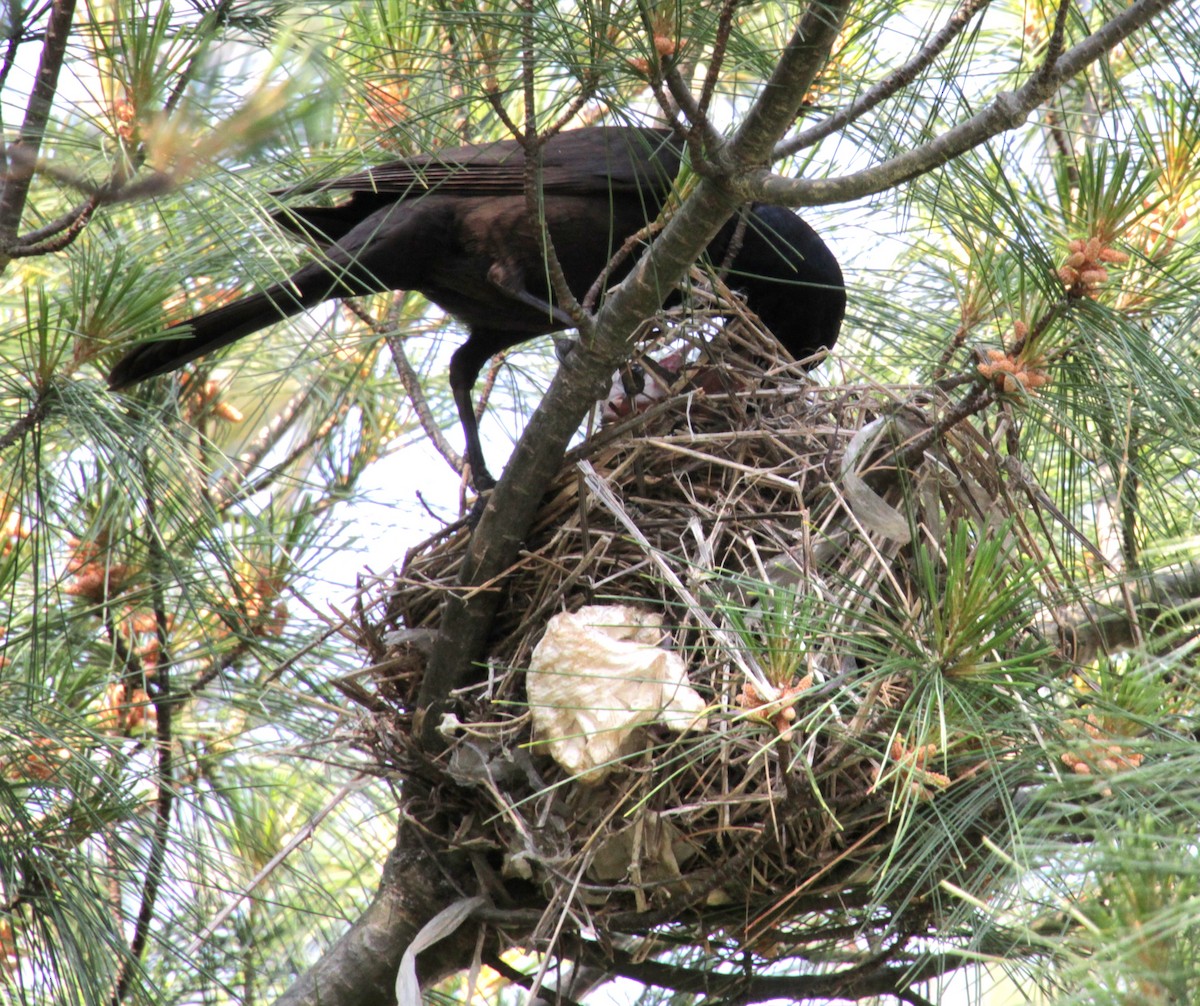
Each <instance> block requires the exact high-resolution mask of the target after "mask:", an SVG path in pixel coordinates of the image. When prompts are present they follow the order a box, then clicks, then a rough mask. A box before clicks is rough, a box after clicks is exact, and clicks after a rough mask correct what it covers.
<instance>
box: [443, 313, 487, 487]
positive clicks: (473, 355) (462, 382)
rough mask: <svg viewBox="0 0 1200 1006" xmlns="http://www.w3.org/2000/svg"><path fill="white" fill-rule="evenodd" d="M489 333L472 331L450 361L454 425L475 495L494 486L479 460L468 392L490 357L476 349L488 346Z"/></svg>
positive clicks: (476, 427) (476, 425) (480, 449)
mask: <svg viewBox="0 0 1200 1006" xmlns="http://www.w3.org/2000/svg"><path fill="white" fill-rule="evenodd" d="M488 336H489V333H486V332H480V331H478V330H472V332H471V337H470V338H469V339H467V341H466V342H464V343H463V344H462V345H461V346H459V347H458V349H456V350H455V351H454V355H453V356H452V357H450V391H451V393H452V394H453V395H454V405H455V407H456V408H457V409H458V421H459V424H460V425H461V426H462V431H463V437H464V439H465V440H466V456H467V464H469V465H470V466H471V485H472V486H474V487H475V491H476V492H477V493H483V492H487V490H489V489H492V488H494V487H495V485H496V480H495V479H494V478H492V475H491V473H490V472H489V471H488V469H487V462H486V461H485V460H484V457H483V445H482V444H481V443H480V442H479V423H478V422H477V421H476V419H475V403H474V401H472V399H471V389H472V388H473V387H475V380H476V378H478V377H479V371H480V369H481V368H482V367H483V364H484V361H485V360H487V359H488V357H489V356H490V355H491V353H490V352H487V350H484V349H481V348H480V347H483V346H488V347H490V346H491V345H492V342H491V340H489V337H488Z"/></svg>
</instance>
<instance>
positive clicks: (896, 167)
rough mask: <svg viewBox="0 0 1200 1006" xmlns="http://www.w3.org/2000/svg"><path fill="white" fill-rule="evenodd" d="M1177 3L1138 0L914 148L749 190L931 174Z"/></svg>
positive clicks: (832, 188)
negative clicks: (832, 173) (845, 171)
mask: <svg viewBox="0 0 1200 1006" xmlns="http://www.w3.org/2000/svg"><path fill="white" fill-rule="evenodd" d="M1174 2H1175V0H1135V2H1134V3H1133V4H1131V5H1130V6H1129V7H1127V8H1126V9H1125V10H1123V11H1122V12H1121V13H1120V14H1118V15H1117V16H1116V17H1114V18H1113V19H1112V20H1111V21H1109V22H1107V23H1106V24H1105V25H1103V26H1102V27H1101V28H1100V29H1099V30H1098V31H1096V32H1095V33H1094V34H1092V35H1089V36H1088V37H1087V38H1086V39H1085V40H1084V41H1082V42H1080V43H1079V44H1078V45H1076V46H1074V47H1072V48H1071V49H1070V50H1068V51H1067V52H1065V53H1064V54H1063V55H1061V56H1060V57H1059V58H1058V59H1056V60H1054V61H1053V63H1050V62H1047V63H1046V64H1044V65H1043V67H1042V68H1040V69H1039V70H1038V71H1037V72H1036V73H1034V74H1033V76H1032V77H1030V79H1029V81H1028V82H1027V83H1026V84H1025V85H1024V86H1022V87H1020V88H1018V89H1017V90H1015V91H1004V92H1002V93H1000V94H998V95H997V96H996V97H995V98H994V99H993V100H992V103H991V104H990V105H989V106H988V107H987V108H985V109H984V110H983V111H982V112H980V113H979V114H978V115H975V116H972V117H971V118H970V119H968V120H967V121H966V122H962V123H960V124H959V125H957V126H954V127H953V128H951V129H949V130H948V131H947V132H945V133H943V134H942V135H941V136H939V137H937V138H936V139H934V140H931V141H930V142H929V143H927V144H925V145H924V146H921V147H918V148H917V149H916V150H910V151H907V152H906V153H903V154H900V155H899V156H897V157H893V158H891V159H890V160H887V161H884V162H883V163H882V164H877V165H875V166H874V167H871V168H864V169H863V170H862V171H856V172H854V173H853V174H849V175H842V176H841V177H839V178H812V179H806V178H785V177H783V176H781V175H774V174H771V173H770V172H767V171H762V172H759V173H758V174H757V175H756V176H751V177H749V178H747V181H746V188H747V192H748V195H749V197H750V198H753V199H757V200H759V201H761V202H766V203H776V204H778V205H782V206H827V205H829V204H831V203H843V202H850V201H851V200H854V199H861V198H862V197H863V196H869V195H874V194H875V193H878V192H883V191H885V190H886V189H891V188H895V187H896V186H898V185H901V184H903V183H904V182H907V181H911V180H912V179H914V178H918V177H920V176H921V175H924V174H927V173H928V172H930V171H933V170H934V169H935V168H940V167H941V166H942V165H943V164H946V163H947V162H949V161H951V160H953V159H954V158H956V157H958V156H960V155H962V154H964V153H966V152H967V151H968V150H970V149H972V148H973V147H977V146H979V145H980V144H982V143H986V142H987V141H988V140H990V139H991V138H992V137H994V136H998V135H1000V134H1001V133H1003V132H1007V131H1008V130H1010V129H1015V128H1016V127H1017V126H1019V125H1021V124H1022V123H1024V122H1025V120H1026V119H1027V118H1028V117H1029V115H1030V113H1031V112H1033V110H1034V109H1035V108H1037V107H1038V106H1039V105H1041V104H1042V103H1043V102H1045V101H1046V100H1047V99H1049V98H1050V97H1051V96H1052V95H1053V94H1054V92H1055V91H1057V90H1058V88H1059V86H1060V85H1061V84H1062V82H1063V81H1064V80H1066V79H1068V78H1070V77H1073V76H1075V75H1076V74H1077V73H1079V72H1080V71H1081V70H1083V69H1085V68H1086V67H1087V66H1089V65H1090V64H1092V63H1094V62H1095V61H1096V60H1098V59H1100V58H1101V57H1102V56H1104V55H1105V54H1106V53H1107V52H1109V51H1110V50H1111V49H1112V48H1113V47H1114V46H1115V45H1117V44H1118V43H1120V42H1121V41H1123V40H1124V39H1126V38H1128V37H1129V36H1130V35H1132V34H1133V33H1134V32H1135V31H1137V30H1138V29H1139V28H1143V27H1145V26H1146V25H1147V24H1148V23H1149V22H1150V21H1151V20H1152V19H1153V18H1154V17H1155V16H1157V15H1158V14H1161V13H1162V12H1163V11H1165V10H1166V9H1167V8H1168V7H1170V6H1171V5H1172V4H1173V3H1174ZM739 135H740V133H739Z"/></svg>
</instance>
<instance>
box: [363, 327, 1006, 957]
mask: <svg viewBox="0 0 1200 1006" xmlns="http://www.w3.org/2000/svg"><path fill="white" fill-rule="evenodd" d="M738 331H739V332H740V333H741V334H740V335H739V336H737V341H736V342H724V343H721V342H718V343H717V345H718V346H719V347H720V348H719V349H714V348H713V347H712V346H710V347H706V348H705V350H704V351H703V353H701V354H700V355H699V356H698V358H697V359H695V360H694V361H693V362H691V363H689V365H688V366H687V367H685V368H684V371H683V373H682V375H681V376H680V377H679V378H678V380H677V381H676V382H675V385H674V387H672V388H671V390H670V393H669V394H667V395H666V396H665V397H663V398H662V399H661V400H660V401H657V402H655V403H654V404H652V405H651V406H650V408H649V409H647V410H646V411H644V412H642V413H641V414H638V415H635V416H632V417H629V418H626V419H623V420H620V421H618V422H616V423H614V424H611V425H609V426H607V427H605V428H603V429H601V430H600V431H599V432H597V433H595V434H594V435H593V436H591V437H589V438H588V439H587V440H586V441H585V442H584V443H583V444H582V446H580V447H578V448H577V449H575V450H574V451H572V452H571V454H570V456H569V457H568V459H567V463H566V464H565V465H564V466H563V468H562V471H561V473H560V475H559V477H558V478H557V480H556V481H555V482H554V483H553V484H552V485H551V486H550V487H549V489H548V492H547V493H546V496H545V500H544V503H543V506H542V509H541V512H540V514H539V517H538V519H537V523H536V525H535V527H534V528H533V529H532V530H531V531H530V533H529V535H528V538H527V548H526V549H525V551H524V552H523V554H522V556H521V558H520V560H519V561H518V562H517V563H516V564H515V565H514V566H513V567H512V568H511V569H510V570H509V572H508V574H507V576H506V577H505V578H504V581H503V584H502V589H503V591H504V601H503V603H502V605H501V608H500V611H499V613H498V615H497V618H496V621H495V624H494V631H493V638H492V642H491V645H490V648H489V654H490V664H489V669H488V672H487V674H486V675H481V678H482V680H479V681H478V682H477V683H475V684H474V685H472V686H471V687H470V688H468V689H465V690H464V691H463V693H462V694H461V695H460V698H461V700H462V701H461V706H460V710H459V712H458V714H457V722H456V723H455V724H452V725H451V727H450V728H448V730H447V736H448V738H449V739H450V741H451V744H450V749H449V751H448V753H446V754H445V755H443V756H440V757H438V758H436V759H431V758H428V757H427V756H425V755H424V754H422V753H420V752H418V751H417V750H416V746H415V745H414V744H413V743H411V742H410V740H409V735H410V730H411V719H410V713H411V708H412V702H413V694H414V690H413V688H414V686H413V681H414V679H415V677H416V676H417V675H419V669H420V667H421V666H422V664H423V658H422V656H421V648H420V641H421V635H422V633H423V632H426V631H428V630H433V629H436V627H437V620H438V614H439V610H440V605H441V602H442V600H443V598H444V597H445V596H446V594H447V592H450V591H454V590H456V589H458V587H457V579H458V572H459V568H460V563H461V561H462V558H463V555H464V552H465V549H466V547H467V542H468V538H469V535H468V532H467V531H466V530H465V529H462V528H459V529H454V530H451V531H450V532H447V533H446V534H443V535H440V536H437V537H435V538H432V539H430V540H429V541H428V542H426V543H424V544H423V545H422V546H420V547H418V548H416V549H414V550H413V551H412V553H411V554H410V555H409V556H408V557H407V560H406V562H405V564H404V567H403V570H402V571H401V572H400V573H399V575H398V576H397V578H396V580H395V582H394V583H393V584H391V585H390V588H389V590H388V591H387V592H386V594H385V595H384V596H382V597H380V598H379V600H378V602H377V604H376V605H375V607H374V608H372V609H371V610H370V611H368V612H367V616H368V618H367V621H369V622H371V630H370V632H369V634H368V635H369V639H371V640H374V641H375V642H374V643H373V644H372V645H371V647H370V649H371V653H370V655H371V657H372V658H373V659H374V660H375V661H376V666H378V667H380V668H385V669H386V670H385V671H381V672H380V680H379V693H380V694H381V695H382V696H384V697H385V698H387V699H388V702H389V706H388V711H387V712H386V713H383V714H380V715H379V716H377V718H376V722H375V725H374V734H373V738H374V741H373V742H374V744H375V749H376V752H377V755H378V757H379V758H380V759H381V760H382V761H384V762H390V763H392V764H395V765H396V766H397V767H399V768H400V769H401V771H404V772H413V771H419V772H420V773H421V776H422V778H424V779H426V780H429V779H433V780H435V782H434V785H433V789H432V793H431V796H430V797H429V800H428V803H427V810H428V815H427V818H426V824H427V825H428V829H429V833H430V834H431V835H434V834H436V835H438V836H439V838H438V841H441V842H444V843H445V849H446V850H447V851H448V852H449V851H454V850H459V851H469V852H470V853H471V855H472V856H473V857H474V860H475V862H476V869H481V868H486V869H487V870H489V871H494V873H495V874H496V875H497V876H496V878H495V879H496V882H497V885H498V886H497V888H496V889H500V888H501V887H502V888H504V889H506V890H507V891H508V892H509V895H510V896H511V897H512V898H513V899H514V900H513V902H512V904H513V905H514V906H515V907H520V906H521V905H525V906H527V907H528V908H532V907H533V906H538V907H537V910H536V911H534V912H533V913H532V914H533V915H534V916H536V917H537V918H538V919H539V920H540V921H539V922H537V923H536V924H532V925H529V926H527V927H525V928H526V932H525V934H524V936H523V937H522V938H523V939H526V940H529V939H532V940H533V941H534V943H535V944H536V940H537V938H538V937H539V936H542V937H546V938H547V939H548V938H549V935H550V934H551V933H557V934H560V936H561V934H562V933H563V932H570V931H575V932H579V931H583V930H585V929H586V930H587V931H589V932H590V933H592V934H598V937H599V939H601V941H605V940H610V939H611V940H616V939H617V938H618V937H620V936H622V935H626V934H641V935H645V934H648V933H651V932H654V933H656V934H657V936H658V937H659V938H662V935H663V933H664V932H666V931H668V930H669V931H670V932H672V933H674V934H675V937H674V938H678V939H679V940H681V941H682V942H689V941H698V940H711V939H713V938H714V937H713V933H714V932H716V931H724V930H722V929H721V927H722V926H728V925H730V924H731V923H730V920H733V919H736V928H737V930H738V933H739V936H738V944H739V946H742V947H746V946H749V947H752V948H756V949H760V950H761V949H762V948H764V947H771V946H775V945H777V944H778V943H779V942H780V941H786V940H787V939H789V938H790V937H788V936H787V935H786V934H788V933H789V932H795V925H796V923H797V922H798V920H800V919H802V918H805V917H809V918H811V913H813V912H814V911H825V910H828V911H830V913H831V914H830V915H829V916H827V921H828V922H829V925H830V926H832V925H833V924H834V923H833V919H834V918H835V916H836V919H837V920H838V922H837V924H838V925H847V926H849V927H850V930H848V931H852V930H853V927H854V926H856V925H858V926H864V925H866V924H867V922H868V921H869V913H870V912H871V911H874V909H871V908H869V907H868V905H869V904H874V903H875V900H874V896H867V895H866V894H865V893H863V892H866V891H867V890H868V887H869V885H870V884H871V883H872V878H874V877H876V876H877V875H878V873H879V871H880V868H881V862H882V861H883V860H884V859H885V858H887V857H888V856H889V855H891V856H892V857H893V859H894V858H895V857H894V851H893V852H892V853H889V851H888V850H889V849H891V843H892V842H893V839H894V837H895V828H896V826H897V822H898V821H900V820H906V821H908V823H909V826H910V827H911V826H913V825H912V822H913V821H914V820H917V821H918V822H919V819H920V815H921V814H922V813H925V812H926V808H930V807H933V806H935V805H937V804H938V803H939V802H940V801H942V802H944V801H955V800H957V801H958V802H959V803H960V804H962V805H966V804H970V806H971V808H972V809H971V811H970V813H971V814H972V820H973V821H974V822H975V824H974V826H973V827H971V828H966V829H963V833H964V834H965V835H966V836H967V843H968V845H974V844H977V842H978V837H979V835H980V834H982V833H986V832H988V831H989V830H990V829H991V828H992V827H993V826H994V825H995V822H996V819H997V816H998V813H999V812H998V807H999V805H1000V802H1001V800H1000V794H1001V790H1002V789H1003V785H1002V783H998V782H997V780H996V779H995V773H994V772H993V771H992V768H993V767H989V766H988V765H986V764H985V760H984V759H983V758H982V756H981V754H980V752H979V750H977V749H970V748H969V746H968V747H967V748H966V749H961V748H955V749H954V750H947V749H942V748H940V747H939V746H938V745H936V744H933V743H929V738H928V737H925V736H916V735H914V734H910V733H908V732H907V729H908V728H907V725H906V723H905V721H904V719H903V709H904V706H905V700H906V696H908V694H909V693H910V692H911V690H912V688H913V687H914V683H913V679H912V675H911V674H910V673H907V672H906V671H905V670H904V662H903V661H897V660H895V659H894V657H895V646H896V641H897V640H898V639H909V640H910V641H911V645H912V649H913V652H917V651H919V650H920V649H921V643H920V638H919V637H920V634H921V633H922V632H925V631H927V630H928V626H927V618H928V616H929V611H928V608H927V606H926V605H925V597H926V595H925V593H924V590H923V587H922V584H923V583H924V582H925V580H926V579H927V576H928V571H929V569H933V570H934V571H935V574H937V571H939V570H940V571H941V572H942V573H944V572H945V566H946V563H948V562H949V561H950V560H949V559H948V558H947V557H946V555H945V550H946V549H947V548H948V546H947V542H948V540H950V539H953V538H955V536H956V535H957V534H958V530H957V529H960V528H965V529H967V532H968V545H967V546H966V547H967V551H968V553H969V554H971V552H972V549H975V548H978V547H981V544H982V543H984V542H987V541H993V542H994V541H996V540H1001V541H1007V542H1009V543H1010V544H1011V542H1012V540H1013V535H1014V534H1015V535H1018V537H1019V536H1020V534H1021V532H1020V528H1019V527H1017V529H1016V530H1014V523H1013V520H1012V519H1011V518H1012V517H1013V515H1014V514H1016V513H1017V512H1018V510H1019V509H1022V508H1026V509H1027V508H1028V506H1029V502H1028V499H1026V498H1022V499H1021V501H1020V504H1019V505H1018V504H1016V503H1014V502H1012V501H1011V500H1010V498H1009V495H1008V492H1007V491H1006V490H1005V489H1004V485H1005V483H1004V480H1003V479H1002V478H1001V473H1002V471H1003V465H1002V464H1001V459H1000V458H999V457H998V456H997V455H996V453H995V451H994V450H993V448H992V445H991V444H990V443H989V441H988V440H986V439H985V438H984V437H982V436H981V435H979V434H978V433H977V432H975V430H974V429H973V428H972V426H971V425H970V424H969V423H961V422H955V423H954V424H953V425H952V426H951V425H950V424H949V423H948V421H947V419H946V417H947V416H948V415H949V416H951V418H953V413H954V409H955V407H957V406H954V405H952V403H951V402H950V401H949V399H948V398H947V397H946V396H945V395H944V394H943V393H942V392H938V391H935V390H933V389H924V388H923V389H917V388H901V387H887V388H885V387H879V386H866V385H864V386H846V385H839V386H837V387H833V388H822V387H817V386H815V385H814V384H812V383H811V382H810V381H809V380H808V379H807V378H806V377H805V375H804V372H803V370H802V369H801V368H799V367H797V366H795V365H792V366H776V367H773V368H769V369H768V368H764V365H763V361H764V360H769V359H771V357H772V354H773V353H776V352H777V350H776V349H775V348H774V346H773V344H772V343H770V342H769V341H768V337H766V336H763V335H760V334H756V333H755V332H754V331H753V330H752V329H747V328H741V327H739V329H738ZM729 338H732V337H729ZM692 355H695V354H692ZM978 390H979V388H978V385H977V386H976V391H978ZM965 393H966V392H964V394H965ZM961 401H962V399H961V398H960V399H959V403H958V405H961ZM960 411H961V410H960ZM943 427H945V429H943ZM1011 484H1012V482H1011V480H1010V481H1009V483H1008V485H1009V486H1010V487H1011ZM1018 524H1019V522H1018ZM1018 544H1020V543H1018ZM1006 548H1007V546H1006ZM1001 551H1002V552H1005V554H1007V552H1006V551H1005V549H1002V550H1001ZM1009 551H1013V552H1019V551H1020V549H1019V548H1013V549H1009ZM1006 561H1007V560H1006ZM1013 561H1014V562H1015V561H1016V560H1015V559H1014V560H1013ZM614 604H620V605H629V606H634V607H636V608H637V609H639V610H642V611H648V612H651V613H653V614H654V615H656V616H658V617H659V618H661V622H662V625H663V632H664V641H663V644H662V645H663V646H664V647H666V648H668V649H670V650H672V651H673V652H675V653H678V654H679V655H680V656H681V657H682V658H683V660H684V662H685V664H686V668H687V678H688V680H689V682H690V685H691V686H692V688H694V689H695V690H696V691H697V692H698V693H699V694H700V695H701V696H702V697H703V700H704V702H705V704H706V711H707V716H706V718H705V720H704V723H703V729H699V728H698V729H691V730H683V731H678V732H677V731H674V730H670V729H668V728H667V727H665V726H664V725H662V724H660V723H650V724H647V725H643V726H641V727H639V728H638V729H636V730H634V731H632V732H631V733H630V734H629V735H628V737H627V738H626V740H625V742H624V743H623V745H622V748H621V752H620V754H619V756H618V757H617V758H616V759H615V761H614V765H613V770H612V771H610V772H607V774H604V775H603V777H602V778H600V779H598V780H595V779H593V780H592V781H585V780H582V779H579V778H577V777H575V776H573V775H572V773H571V772H569V771H567V770H566V769H564V768H563V767H562V766H561V765H559V764H558V763H556V762H555V761H554V760H553V759H551V758H550V757H549V756H548V754H547V748H546V747H545V744H544V741H545V738H543V737H539V736H538V735H537V733H536V731H535V730H534V729H533V727H532V724H531V715H530V710H529V707H528V703H527V699H526V689H525V679H526V673H525V669H526V668H528V667H529V666H530V663H531V660H532V658H533V654H534V651H535V648H536V647H537V644H538V642H539V640H541V638H542V637H543V635H544V633H545V632H546V628H547V623H548V620H549V619H550V618H551V616H553V615H555V614H556V613H558V612H562V611H575V610H577V609H579V608H580V607H581V606H583V605H614ZM997 645H1000V644H997ZM1005 645H1008V644H1005ZM397 668H400V669H401V670H400V671H399V672H397V670H396V669H397ZM985 778H990V779H991V780H992V781H991V782H990V783H988V784H987V785H989V786H991V790H990V791H988V793H986V794H985V798H980V796H979V794H980V792H981V790H980V785H981V780H983V779H985ZM968 791H969V793H968ZM960 794H961V795H960ZM437 822H441V824H440V825H439V824H438V823H437ZM972 856H973V849H972V848H970V847H964V848H959V849H953V850H950V849H948V850H947V855H946V864H947V865H946V872H945V873H943V874H942V875H941V876H921V877H905V876H904V875H903V870H902V869H899V868H897V867H896V866H895V863H893V866H892V868H893V870H894V873H895V876H896V877H897V881H896V884H897V887H896V889H897V890H900V889H903V890H904V895H903V898H904V901H905V904H907V905H909V906H911V905H914V904H918V903H919V901H920V891H922V890H927V889H929V888H930V887H932V886H936V884H937V883H938V881H939V880H940V879H944V878H945V877H949V876H951V875H955V876H956V877H957V880H956V882H958V883H962V884H964V885H968V881H967V879H966V878H967V877H968V876H969V874H970V866H969V864H970V861H971V859H972ZM480 864H485V866H483V867H481V865H480ZM956 871H961V873H956ZM968 886H969V885H968ZM871 889H872V890H874V891H875V892H876V894H877V892H878V888H877V887H875V888H871ZM522 891H523V892H525V894H524V900H522V895H521V894H520V892H522ZM856 892H857V893H856ZM547 906H548V907H547ZM856 912H859V913H860V914H858V915H856V914H855V913H856ZM539 913H541V914H539ZM564 919H568V920H570V921H569V923H568V924H566V925H565V926H564V924H563V920H564ZM889 924H890V925H892V926H893V927H895V926H896V925H897V921H896V918H892V919H891V922H890V923H889ZM925 924H926V923H925V922H924V921H922V920H915V921H913V923H912V925H913V926H914V930H913V931H917V930H918V929H920V927H921V926H923V925H925ZM664 927H666V929H664ZM859 931H861V930H859ZM541 945H542V946H545V943H543V944H541ZM762 952H764V953H766V952H767V951H765V950H764V951H762Z"/></svg>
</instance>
